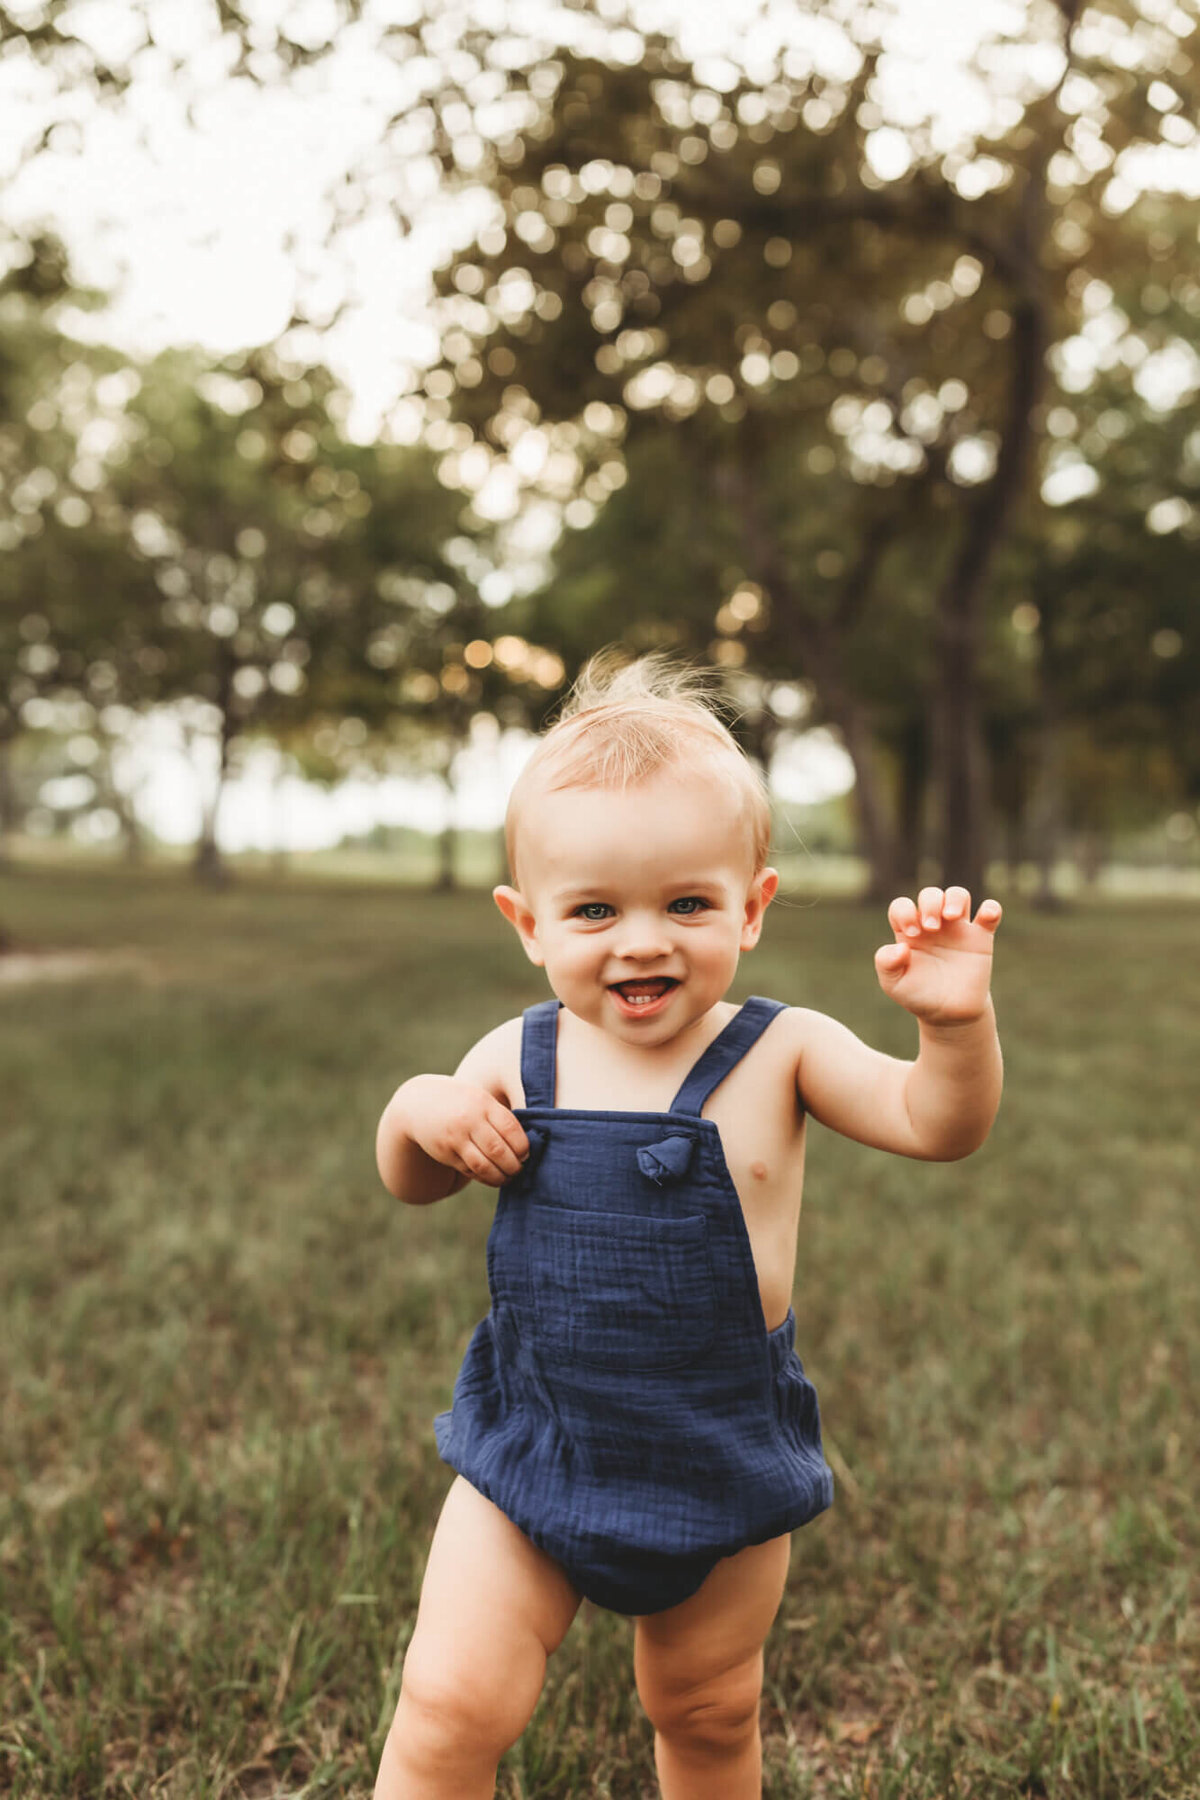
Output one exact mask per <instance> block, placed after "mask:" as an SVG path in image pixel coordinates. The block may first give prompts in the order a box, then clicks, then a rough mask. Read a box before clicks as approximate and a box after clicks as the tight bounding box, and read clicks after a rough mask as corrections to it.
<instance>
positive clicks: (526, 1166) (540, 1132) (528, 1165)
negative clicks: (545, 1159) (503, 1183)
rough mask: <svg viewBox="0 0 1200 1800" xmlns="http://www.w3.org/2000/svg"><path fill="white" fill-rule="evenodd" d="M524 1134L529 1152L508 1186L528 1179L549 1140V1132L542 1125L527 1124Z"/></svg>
mask: <svg viewBox="0 0 1200 1800" xmlns="http://www.w3.org/2000/svg"><path fill="white" fill-rule="evenodd" d="M525 1136H526V1137H527V1138H528V1139H529V1154H528V1156H527V1157H526V1158H525V1161H524V1162H523V1163H522V1164H521V1167H520V1168H519V1169H518V1171H517V1173H516V1174H515V1175H514V1176H513V1177H512V1180H511V1181H510V1182H509V1184H508V1185H509V1187H513V1186H514V1185H515V1184H516V1183H518V1182H523V1181H526V1180H528V1178H529V1176H530V1175H532V1173H533V1171H534V1170H535V1169H536V1168H537V1166H538V1163H539V1162H540V1160H541V1155H542V1152H543V1150H544V1149H545V1148H546V1145H547V1144H548V1143H549V1142H550V1133H549V1132H548V1131H547V1130H546V1128H545V1126H544V1125H527V1126H526V1127H525Z"/></svg>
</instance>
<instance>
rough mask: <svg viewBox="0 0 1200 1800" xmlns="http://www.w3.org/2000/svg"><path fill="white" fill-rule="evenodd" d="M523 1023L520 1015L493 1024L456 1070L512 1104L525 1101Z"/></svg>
mask: <svg viewBox="0 0 1200 1800" xmlns="http://www.w3.org/2000/svg"><path fill="white" fill-rule="evenodd" d="M522 1023H523V1021H522V1019H521V1017H520V1016H519V1015H518V1017H517V1018H515V1019H505V1021H504V1023H503V1025H496V1026H494V1027H493V1029H492V1030H491V1031H489V1032H488V1033H487V1034H486V1036H484V1037H481V1038H480V1040H479V1042H478V1043H477V1044H474V1045H472V1047H471V1049H470V1050H468V1051H467V1054H466V1055H465V1056H464V1057H463V1059H462V1061H461V1062H460V1063H459V1065H458V1067H457V1069H455V1071H454V1073H455V1075H456V1076H458V1077H460V1078H461V1079H462V1080H463V1081H474V1082H476V1083H477V1084H478V1085H479V1086H480V1087H482V1088H486V1089H487V1091H488V1093H489V1094H494V1095H495V1096H496V1098H497V1100H503V1102H504V1104H505V1106H507V1107H510V1108H511V1107H516V1106H521V1105H523V1104H524V1100H525V1094H524V1090H523V1088H522V1086H521V1028H522Z"/></svg>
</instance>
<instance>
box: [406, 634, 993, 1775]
mask: <svg viewBox="0 0 1200 1800" xmlns="http://www.w3.org/2000/svg"><path fill="white" fill-rule="evenodd" d="M506 829H507V842H508V859H509V868H510V871H511V874H512V878H513V882H514V884H515V885H514V886H512V887H507V886H501V887H497V888H496V889H495V890H494V897H495V900H496V904H497V906H498V907H499V908H500V910H501V912H502V913H503V914H504V916H505V918H506V919H508V920H509V922H510V923H511V924H512V926H513V927H514V929H515V930H516V932H517V934H518V936H519V937H520V939H521V943H522V945H523V947H524V949H525V953H526V955H527V956H528V957H529V960H530V961H531V962H533V963H536V964H537V965H539V966H540V967H542V968H544V969H545V971H546V977H547V980H548V982H549V985H550V987H551V989H552V991H553V994H554V996H555V998H553V999H550V1000H546V1001H543V1002H541V1003H539V1004H537V1005H534V1006H531V1007H529V1008H527V1009H526V1011H525V1013H524V1014H523V1015H522V1017H520V1018H516V1019H509V1020H508V1021H506V1023H504V1024H503V1025H499V1026H497V1027H496V1028H495V1030H493V1031H489V1032H488V1033H487V1035H486V1036H485V1037H483V1038H481V1039H480V1041H479V1043H477V1044H476V1045H475V1047H474V1048H473V1049H472V1050H469V1051H468V1052H467V1054H466V1056H465V1057H464V1058H463V1060H462V1062H461V1063H460V1064H459V1066H458V1068H457V1069H456V1070H455V1072H454V1074H453V1075H452V1076H449V1075H417V1076H415V1077H414V1078H413V1079H412V1080H411V1081H406V1082H405V1083H404V1085H403V1086H402V1087H401V1088H399V1089H398V1090H397V1092H396V1093H395V1094H394V1095H393V1097H392V1099H391V1101H390V1102H389V1104H388V1106H387V1109H386V1111H385V1112H384V1115H383V1118H382V1119H381V1121H380V1125H379V1133H378V1139H377V1146H376V1149H377V1157H378V1163H379V1172H380V1174H381V1176H382V1178H383V1181H384V1184H385V1185H386V1187H387V1188H388V1189H389V1190H390V1192H391V1193H393V1194H394V1195H396V1196H397V1198H398V1199H401V1200H404V1201H406V1202H408V1203H409V1204H410V1205H414V1206H423V1205H428V1204H430V1203H431V1202H433V1201H437V1200H444V1199H445V1198H446V1197H447V1196H448V1195H450V1194H454V1193H457V1192H458V1190H459V1189H460V1188H462V1187H463V1186H465V1185H466V1183H467V1182H468V1181H482V1182H484V1183H486V1184H487V1185H488V1186H490V1187H496V1188H499V1189H500V1190H501V1193H500V1196H499V1199H498V1202H497V1207H496V1216H495V1221H494V1223H493V1225H492V1230H491V1235H490V1237H489V1239H488V1251H487V1261H488V1285H489V1289H490V1293H491V1301H492V1304H491V1310H490V1312H489V1313H488V1316H487V1318H486V1319H484V1320H483V1321H482V1322H481V1323H480V1324H479V1325H478V1326H477V1327H476V1329H475V1332H474V1335H473V1336H472V1339H471V1342H470V1344H469V1346H468V1349H467V1353H466V1357H465V1359H464V1362H463V1365H462V1368H461V1370H460V1371H459V1375H458V1379H457V1381H456V1383H455V1388H454V1400H453V1406H452V1408H451V1410H450V1411H449V1412H445V1413H441V1414H439V1415H438V1417H437V1419H436V1420H435V1431H436V1434H437V1442H438V1448H439V1451H440V1453H441V1455H442V1457H443V1459H444V1460H445V1461H446V1462H448V1463H449V1464H450V1465H451V1466H452V1467H453V1468H454V1469H456V1470H457V1471H458V1473H457V1475H456V1477H455V1479H454V1481H453V1482H452V1483H451V1486H450V1490H449V1493H448V1494H447V1496H446V1500H445V1504H444V1506H443V1508H442V1512H441V1515H440V1518H439V1520H438V1524H437V1527H436V1530H435V1532H434V1536H433V1541H432V1544H431V1546H430V1550H429V1557H428V1562H427V1566H426V1571H425V1578H424V1583H423V1586H422V1591H421V1599H420V1605H419V1608H418V1612H417V1621H416V1626H415V1629H414V1632H413V1636H412V1640H411V1642H410V1644H409V1647H408V1652H407V1655H406V1658H405V1663H404V1675H403V1683H402V1687H401V1692H400V1698H399V1702H398V1704H397V1707H396V1714H395V1718H394V1720H393V1723H392V1727H391V1731H390V1733H389V1735H388V1739H387V1743H386V1745H385V1747H384V1751H383V1758H382V1762H381V1765H380V1770H379V1777H378V1781H377V1784H376V1788H375V1794H376V1796H377V1800H490V1797H491V1796H492V1795H493V1794H494V1792H495V1782H496V1771H497V1765H498V1763H499V1760H500V1757H501V1756H502V1755H503V1753H504V1751H505V1750H506V1749H507V1748H508V1747H509V1746H510V1745H512V1744H513V1743H515V1742H516V1740H517V1739H518V1738H519V1737H520V1735H521V1733H522V1732H523V1731H524V1729H525V1727H526V1725H527V1724H528V1722H529V1719H530V1716H531V1715H532V1713H533V1710H534V1707H535V1706H536V1704H537V1701H538V1697H539V1695H540V1693H541V1690H542V1684H543V1681H544V1678H545V1673H546V1662H547V1658H548V1657H549V1656H550V1654H551V1652H552V1651H553V1650H555V1649H556V1648H557V1646H558V1645H559V1644H560V1643H561V1642H562V1639H563V1637H564V1636H565V1634H566V1631H567V1628H568V1627H569V1625H570V1623H571V1621H572V1619H573V1618H574V1616H575V1613H576V1610H577V1609H578V1606H579V1603H580V1599H581V1598H582V1597H584V1596H586V1597H588V1598H589V1599H591V1600H592V1601H593V1602H595V1603H596V1604H598V1605H601V1606H605V1607H609V1608H611V1609H613V1610H614V1611H617V1612H620V1613H624V1614H627V1615H629V1616H632V1617H633V1618H634V1620H635V1628H634V1673H635V1677H636V1681H637V1689H638V1695H639V1697H640V1700H641V1703H642V1705H643V1707H644V1708H645V1710H646V1713H647V1715H648V1717H649V1719H650V1721H651V1723H652V1725H653V1726H654V1734H655V1735H654V1757H655V1764H656V1767H657V1771H658V1778H659V1782H660V1785H661V1791H662V1794H663V1800H759V1796H760V1795H761V1792H762V1741H761V1736H760V1732H759V1702H760V1696H761V1689H762V1678H763V1642H764V1639H765V1638H766V1636H767V1633H768V1631H769V1629H770V1626H771V1623H772V1621H773V1619H774V1617H775V1614H776V1611H777V1609H778V1607H779V1604H780V1601H781V1599H782V1596H783V1589H784V1583H785V1581H786V1578H787V1573H788V1558H789V1550H790V1544H791V1535H790V1534H791V1532H792V1530H793V1529H794V1528H796V1527H797V1526H799V1525H802V1524H805V1523H806V1522H807V1521H808V1520H810V1519H812V1518H814V1517H815V1516H816V1515H817V1514H818V1513H820V1512H822V1511H823V1510H824V1509H825V1508H826V1507H827V1506H828V1505H829V1504H830V1503H831V1501H832V1498H833V1481H832V1477H831V1475H830V1472H829V1469H828V1468H827V1466H826V1464H825V1461H824V1458H823V1456H822V1454H821V1435H820V1421H819V1413H818V1407H817V1398H816V1394H815V1392H814V1390H813V1388H812V1385H811V1383H810V1382H809V1381H808V1380H807V1378H806V1376H805V1374H804V1370H803V1367H802V1365H801V1362H800V1359H799V1357H798V1356H797V1354H796V1351H795V1349H794V1338H795V1313H794V1311H793V1309H792V1306H791V1293H792V1284H793V1278H794V1270H795V1256H796V1236H797V1227H798V1223H799V1214H800V1190H801V1185H802V1180H803V1172H804V1142H805V1122H806V1119H807V1118H808V1116H809V1115H811V1116H812V1117H813V1118H815V1119H819V1120H820V1121H821V1123H822V1124H824V1125H827V1126H829V1127H831V1128H832V1129H833V1130H834V1131H840V1132H843V1133H844V1134H845V1135H846V1136H847V1137H851V1138H856V1139H857V1140H858V1141H859V1142H860V1143H864V1144H873V1145H875V1146H876V1147H877V1148H878V1149H881V1150H892V1151H896V1152H897V1153H898V1154H900V1155H901V1156H912V1157H918V1158H924V1159H926V1160H930V1161H948V1160H952V1159H955V1158H957V1157H962V1156H967V1155H969V1154H970V1152H971V1151H972V1150H975V1149H978V1147H979V1145H980V1144H982V1143H983V1141H984V1139H985V1138H986V1136H987V1134H988V1131H989V1130H990V1128H991V1124H992V1121H993V1119H994V1117H995V1114H996V1109H997V1107H998V1105H999V1100H1000V1087H1001V1079H1002V1075H1001V1060H1000V1047H999V1043H998V1041H997V1037H996V1026H995V1018H994V1014H993V1010H992V1003H991V999H990V997H989V977H990V974H991V963H992V940H993V936H994V933H995V930H996V927H997V925H998V924H999V922H1000V907H999V906H998V904H997V903H996V902H995V901H994V900H985V901H984V902H983V903H982V905H981V906H980V907H979V910H978V912H977V913H976V915H975V918H974V920H972V918H971V900H970V896H969V894H967V892H966V891H965V890H964V889H963V888H959V887H951V888H948V889H947V890H946V891H945V892H944V893H943V892H942V890H941V889H939V888H933V887H929V888H925V889H923V890H922V892H921V894H920V896H919V898H918V901H917V903H916V904H915V905H914V903H913V901H912V900H911V899H903V898H901V899H896V900H893V902H892V904H891V906H890V907H889V908H888V922H889V924H890V925H891V928H892V931H893V933H894V942H892V943H890V944H888V945H886V946H885V947H884V948H882V949H880V950H877V951H876V953H875V968H876V973H877V975H878V978H879V981H880V984H881V986H882V987H883V990H884V992H885V993H887V994H889V995H890V996H891V997H892V998H893V999H894V1000H896V1001H898V1002H899V1004H900V1005H901V1006H903V1007H905V1008H906V1009H907V1010H908V1011H909V1012H911V1013H912V1014H913V1015H914V1016H915V1017H916V1019H917V1020H918V1023H919V1027H920V1052H919V1055H918V1056H917V1059H916V1061H915V1062H905V1061H901V1060H898V1059H897V1058H895V1057H891V1056H883V1055H881V1054H880V1053H879V1052H878V1051H875V1050H872V1049H869V1048H868V1047H867V1045H865V1044H864V1043H862V1042H861V1041H860V1040H859V1039H858V1038H857V1037H856V1036H855V1035H854V1034H853V1032H851V1031H848V1030H847V1029H846V1028H845V1027H844V1026H842V1025H839V1024H837V1023H836V1022H835V1021H834V1020H833V1019H831V1018H828V1017H826V1016H825V1015H824V1014H822V1013H817V1012H812V1011H809V1010H808V1009H807V1008H805V1007H789V1006H786V1005H784V1004H783V1003H781V1002H779V1001H775V1000H766V999H762V998H758V997H755V998H752V999H749V1000H747V1001H746V1002H745V1003H744V1004H743V1005H742V1006H741V1007H738V1006H737V1005H735V1004H733V1003H731V1002H730V1001H728V1000H727V999H726V998H725V996H726V994H727V993H728V992H729V989H730V986H731V984H732V982H733V980H734V977H735V975H736V974H737V967H738V960H739V957H740V956H741V953H742V952H743V951H745V950H752V949H753V948H754V946H755V944H756V943H757V942H758V938H759V933H760V932H761V930H762V924H763V914H764V913H765V911H766V909H767V906H768V905H769V904H770V901H771V899H772V897H773V895H774V894H775V891H776V889H777V887H778V885H779V877H778V875H777V874H776V872H775V870H774V869H771V868H768V867H767V851H768V841H769V837H770V813H769V808H768V802H767V795H766V791H765V787H764V784H763V781H762V779H761V777H760V776H759V774H758V772H757V771H756V769H755V768H754V766H753V765H752V764H751V763H750V762H749V760H748V759H747V758H746V757H745V756H744V755H743V754H742V752H741V751H740V749H739V748H738V746H737V744H736V742H735V741H734V739H733V738H732V737H731V735H730V734H729V732H728V731H727V729H726V728H725V726H724V724H723V723H722V722H721V721H720V719H719V718H718V716H717V715H716V713H715V712H714V711H713V710H712V708H711V706H710V705H709V704H708V703H707V701H706V699H705V697H704V685H703V678H702V676H700V675H699V674H697V673H695V672H693V671H690V670H687V669H685V668H681V667H679V666H677V665H673V664H672V663H671V661H670V659H668V658H666V657H664V656H662V655H658V654H655V655H651V656H647V657H643V658H641V659H640V660H639V661H637V662H635V663H633V664H631V665H630V666H628V667H625V668H621V667H620V665H619V663H616V662H615V661H614V657H613V656H612V655H611V654H602V655H601V656H600V657H598V658H593V660H592V662H591V663H590V664H589V665H588V667H587V668H586V669H585V670H584V672H583V675H582V676H581V677H580V680H579V682H578V683H577V684H576V688H575V690H574V692H573V693H572V695H571V697H570V699H569V701H568V702H567V704H566V706H565V708H564V709H563V713H562V716H561V717H560V719H559V721H558V723H557V724H556V725H554V727H553V728H552V729H551V730H550V731H548V732H547V733H546V735H545V736H544V737H543V738H542V739H541V740H540V742H539V744H538V746H537V748H536V750H535V751H534V754H533V756H532V757H531V758H530V760H529V762H528V763H527V764H526V765H525V768H524V769H523V770H522V772H521V775H520V777H519V779H518V780H517V782H516V785H515V787H514V789H513V793H512V798H511V800H510V802H509V807H508V818H507V828H506Z"/></svg>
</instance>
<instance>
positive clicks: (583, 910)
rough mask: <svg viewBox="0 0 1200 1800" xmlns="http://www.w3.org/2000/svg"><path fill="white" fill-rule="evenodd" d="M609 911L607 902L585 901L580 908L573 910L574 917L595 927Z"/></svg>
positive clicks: (609, 907)
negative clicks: (584, 920)
mask: <svg viewBox="0 0 1200 1800" xmlns="http://www.w3.org/2000/svg"><path fill="white" fill-rule="evenodd" d="M611 911H612V907H611V906H610V905H609V904H608V902H607V900H585V901H584V903H583V905H582V906H577V907H576V908H575V917H576V918H578V919H586V920H587V921H588V923H589V924H592V925H595V924H597V923H599V921H600V920H601V919H602V918H604V917H605V915H606V914H607V913H610V912H611Z"/></svg>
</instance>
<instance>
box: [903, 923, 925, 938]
mask: <svg viewBox="0 0 1200 1800" xmlns="http://www.w3.org/2000/svg"><path fill="white" fill-rule="evenodd" d="M904 935H905V936H906V937H920V935H921V927H920V926H919V925H906V926H905V927H904Z"/></svg>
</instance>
